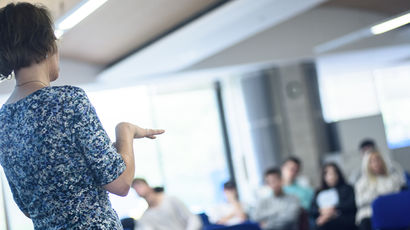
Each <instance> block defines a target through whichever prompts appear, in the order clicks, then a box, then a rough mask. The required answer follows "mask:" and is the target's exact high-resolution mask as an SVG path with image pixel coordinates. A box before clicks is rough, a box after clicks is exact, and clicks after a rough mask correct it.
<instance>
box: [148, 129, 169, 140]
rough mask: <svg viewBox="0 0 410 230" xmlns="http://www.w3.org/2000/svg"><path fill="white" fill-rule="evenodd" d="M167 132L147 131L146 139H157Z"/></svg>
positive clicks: (158, 130) (160, 130)
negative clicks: (157, 136)
mask: <svg viewBox="0 0 410 230" xmlns="http://www.w3.org/2000/svg"><path fill="white" fill-rule="evenodd" d="M164 132H165V130H163V129H146V135H145V137H147V138H151V139H155V138H156V137H155V135H160V134H163V133H164Z"/></svg>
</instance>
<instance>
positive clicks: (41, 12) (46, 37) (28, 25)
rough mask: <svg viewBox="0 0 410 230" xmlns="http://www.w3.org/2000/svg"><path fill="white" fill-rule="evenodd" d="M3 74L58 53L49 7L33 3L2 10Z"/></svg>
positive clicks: (0, 64) (0, 69)
mask: <svg viewBox="0 0 410 230" xmlns="http://www.w3.org/2000/svg"><path fill="white" fill-rule="evenodd" d="M0 31H1V32H0V74H2V75H4V76H8V75H10V73H11V72H12V71H15V72H17V71H18V70H20V69H21V68H24V67H28V66H30V65H31V64H33V63H40V62H42V61H43V60H45V59H46V57H47V55H52V54H55V53H56V52H57V45H56V37H55V35H54V29H53V22H52V19H51V16H50V13H49V12H48V10H47V9H46V8H45V7H43V6H38V5H33V4H30V3H10V4H8V5H7V6H5V7H4V8H1V9H0Z"/></svg>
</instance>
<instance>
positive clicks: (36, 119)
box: [0, 86, 125, 230]
mask: <svg viewBox="0 0 410 230" xmlns="http://www.w3.org/2000/svg"><path fill="white" fill-rule="evenodd" d="M0 127H1V128H0V164H1V166H2V167H3V169H4V172H5V174H6V177H7V180H8V183H9V185H10V188H11V190H12V193H13V197H14V200H15V202H16V203H17V205H18V206H19V208H20V209H21V210H22V211H23V212H25V213H27V214H29V215H30V218H31V219H32V221H33V224H34V227H35V229H42V230H43V229H110V230H112V229H122V226H121V223H120V222H119V219H118V215H117V214H116V213H115V211H114V210H113V209H112V207H111V203H110V201H109V199H108V193H107V191H106V190H104V189H103V187H102V186H103V185H105V184H108V183H110V182H112V181H113V180H115V179H116V178H117V177H118V176H119V175H121V173H122V172H123V171H124V170H125V164H124V161H123V160H122V157H121V155H120V154H118V153H117V151H116V149H115V148H114V147H112V144H111V142H110V139H109V138H108V135H107V134H106V132H105V131H104V129H103V127H102V125H101V122H100V121H99V119H98V117H97V114H96V112H95V109H94V108H93V106H92V105H91V103H90V101H89V100H88V98H87V96H86V94H85V92H84V91H83V90H82V89H80V88H77V87H73V86H60V87H46V88H42V89H40V90H38V91H36V92H34V93H33V94H31V95H29V96H27V97H26V98H23V99H21V100H20V101H18V102H16V103H13V104H5V105H3V107H2V108H1V110H0Z"/></svg>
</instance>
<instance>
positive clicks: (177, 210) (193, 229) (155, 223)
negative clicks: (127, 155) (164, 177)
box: [132, 178, 202, 230]
mask: <svg viewBox="0 0 410 230" xmlns="http://www.w3.org/2000/svg"><path fill="white" fill-rule="evenodd" d="M132 188H133V189H134V190H135V191H136V192H137V194H138V195H139V196H140V197H142V198H144V199H145V200H146V201H147V203H148V209H147V210H146V211H145V212H144V214H143V216H142V217H141V219H140V220H139V221H138V230H199V229H201V228H202V223H201V220H200V218H199V217H198V216H197V215H194V214H193V213H191V212H190V211H189V210H188V208H187V207H186V206H185V204H183V203H182V202H181V201H180V200H179V199H177V198H175V197H171V196H167V195H166V194H164V192H163V190H161V189H159V188H155V189H154V188H152V187H150V186H149V185H148V183H147V182H146V181H145V180H144V179H141V178H137V179H134V181H133V182H132Z"/></svg>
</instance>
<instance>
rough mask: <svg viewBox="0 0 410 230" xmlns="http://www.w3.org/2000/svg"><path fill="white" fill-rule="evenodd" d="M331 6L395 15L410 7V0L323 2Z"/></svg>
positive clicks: (333, 0) (332, 0)
mask: <svg viewBox="0 0 410 230" xmlns="http://www.w3.org/2000/svg"><path fill="white" fill-rule="evenodd" d="M323 6H331V7H347V8H355V9H359V10H365V11H371V12H377V13H382V14H386V15H388V16H393V15H396V14H400V13H403V12H405V11H408V10H409V9H410V1H409V0H331V1H329V2H326V3H324V4H323Z"/></svg>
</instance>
